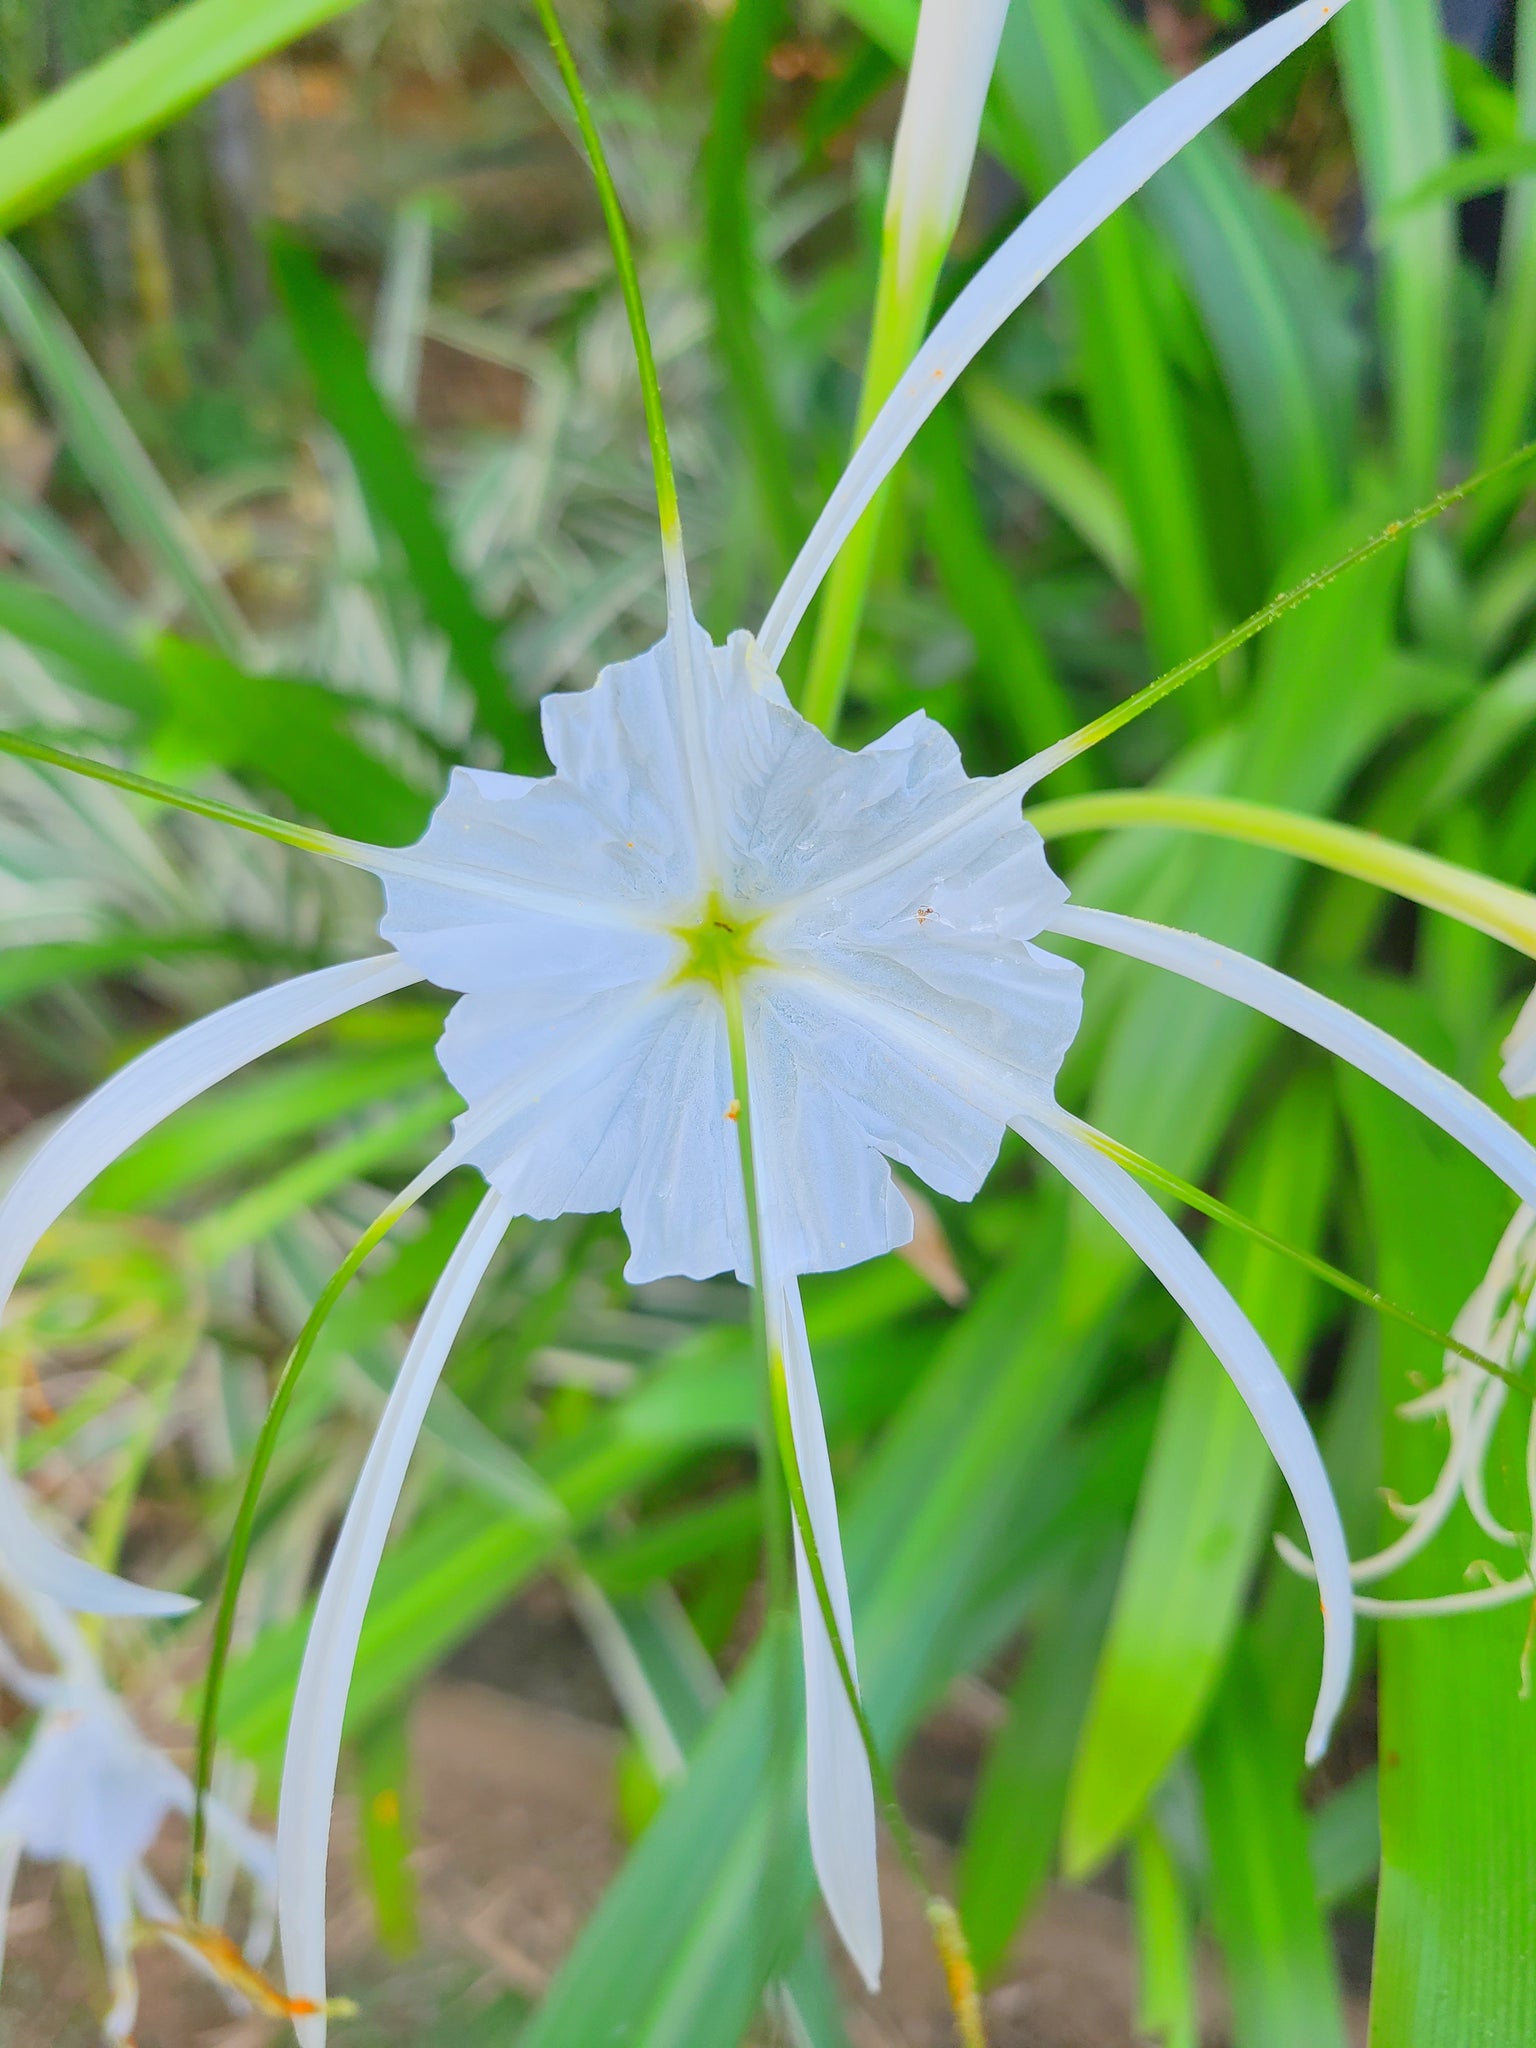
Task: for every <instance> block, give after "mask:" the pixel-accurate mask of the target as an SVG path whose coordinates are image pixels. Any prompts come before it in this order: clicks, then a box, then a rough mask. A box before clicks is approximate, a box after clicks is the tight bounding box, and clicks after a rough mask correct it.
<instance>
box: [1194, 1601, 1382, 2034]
mask: <svg viewBox="0 0 1536 2048" xmlns="http://www.w3.org/2000/svg"><path fill="white" fill-rule="evenodd" d="M1198 1756H1199V1769H1200V1786H1201V1791H1202V1792H1203V1794H1204V1805H1205V1832H1206V1839H1207V1841H1208V1843H1209V1845H1210V1855H1211V1880H1210V1882H1211V1915H1212V1918H1213V1920H1214V1921H1215V1924H1216V1935H1217V1939H1218V1941H1219V1942H1220V1945H1221V1953H1222V1960H1223V1962H1224V1963H1225V1964H1226V1975H1227V1986H1228V1989H1229V1991H1230V1993H1231V1997H1232V2022H1233V2024H1232V2042H1233V2048H1297V2044H1298V2043H1300V2042H1303V2041H1304V2042H1305V2043H1306V2044H1307V2048H1344V2043H1345V2039H1346V2036H1345V2028H1344V2015H1343V2011H1342V2008H1341V2006H1340V2002H1339V1986H1338V1973H1337V1971H1336V1969H1335V1967H1334V1961H1333V1952H1332V1949H1331V1948H1330V1946H1329V1940H1328V1929H1327V1925H1326V1923H1325V1921H1324V1919H1323V1914H1322V1909H1321V1907H1320V1906H1319V1904H1318V1899H1317V1893H1316V1890H1315V1888H1314V1885H1313V1879H1312V1863H1311V1859H1310V1856H1309V1854H1308V1842H1307V1825H1306V1819H1305V1817H1304V1815H1303V1813H1302V1810H1301V1802H1300V1800H1299V1799H1298V1797H1297V1792H1296V1775H1297V1762H1298V1759H1297V1755H1296V1752H1295V1750H1294V1748H1293V1747H1292V1741H1291V1734H1290V1731H1289V1730H1288V1729H1284V1728H1281V1727H1278V1726H1277V1725H1276V1723H1275V1721H1274V1719H1273V1716H1272V1715H1271V1713H1270V1709H1269V1700H1268V1697H1267V1693H1266V1689H1265V1684H1264V1678H1263V1674H1262V1670H1261V1668H1260V1665H1259V1663H1258V1660H1257V1658H1256V1657H1255V1656H1254V1655H1253V1653H1252V1651H1251V1649H1250V1647H1249V1644H1248V1642H1247V1640H1246V1638H1244V1639H1242V1640H1240V1641H1239V1643H1238V1645H1237V1648H1236V1649H1235V1650H1234V1652H1233V1655H1232V1659H1231V1663H1230V1665H1229V1667H1228V1671H1227V1680H1226V1684H1225V1685H1224V1686H1223V1688H1222V1691H1221V1696H1220V1698H1219V1699H1218V1700H1217V1702H1216V1705H1215V1707H1214V1708H1213V1710H1212V1713H1211V1719H1210V1723H1209V1725H1208V1727H1207V1728H1206V1731H1205V1734H1204V1737H1203V1738H1202V1740H1201V1743H1200V1747H1199V1752H1198ZM1398 2048H1409V2044H1408V2040H1407V2037H1403V2039H1402V2040H1401V2041H1400V2042H1399V2044H1398Z"/></svg>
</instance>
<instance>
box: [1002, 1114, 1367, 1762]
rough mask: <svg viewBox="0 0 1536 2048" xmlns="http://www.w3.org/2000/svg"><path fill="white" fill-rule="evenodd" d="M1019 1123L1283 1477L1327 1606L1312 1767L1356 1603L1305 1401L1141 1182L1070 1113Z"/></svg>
mask: <svg viewBox="0 0 1536 2048" xmlns="http://www.w3.org/2000/svg"><path fill="white" fill-rule="evenodd" d="M1017 1128H1018V1130H1019V1133H1020V1135H1021V1136H1022V1137H1024V1138H1027V1139H1028V1141H1029V1142H1030V1144H1031V1145H1033V1146H1034V1147H1035V1148H1036V1150H1037V1151H1039V1152H1040V1153H1042V1154H1043V1155H1044V1157H1045V1158H1047V1159H1049V1160H1050V1162H1051V1164H1052V1165H1053V1166H1055V1167H1056V1168H1057V1170H1058V1171H1059V1172H1060V1173H1061V1174H1062V1175H1063V1176H1064V1177H1065V1178H1066V1179H1067V1180H1069V1181H1070V1182H1071V1183H1072V1185H1073V1186H1074V1187H1075V1188H1076V1189H1077V1191H1078V1192H1079V1194H1081V1195H1082V1196H1083V1197H1084V1198H1085V1199H1086V1200H1087V1201H1089V1202H1091V1203H1092V1204H1093V1206H1094V1207H1095V1208H1096V1209H1097V1210H1098V1211H1099V1213H1100V1215H1102V1216H1103V1217H1104V1218H1105V1220H1106V1221H1107V1222H1108V1223H1110V1224H1111V1225H1112V1226H1113V1227H1114V1229H1116V1230H1117V1231H1118V1232H1119V1233H1120V1235H1121V1236H1122V1237H1123V1238H1124V1239H1125V1241H1126V1243H1127V1244H1128V1245H1129V1246H1130V1247H1131V1249H1132V1250H1133V1251H1134V1252H1135V1253H1136V1255H1137V1256H1138V1258H1140V1259H1141V1260H1142V1262H1143V1264H1144V1265H1146V1266H1147V1267H1148V1268H1149V1270H1150V1271H1152V1272H1153V1273H1155V1274H1156V1275H1157V1277H1158V1279H1159V1280H1161V1281H1162V1283H1163V1285H1164V1286H1165V1287H1166V1288H1167V1290H1168V1292H1169V1293H1170V1294H1171V1295H1172V1296H1173V1298H1174V1300H1175V1301H1176V1302H1178V1304H1179V1306H1180V1307H1181V1308H1182V1309H1183V1311H1184V1313H1185V1314H1186V1315H1187V1316H1188V1317H1189V1319H1190V1321H1191V1322H1192V1323H1193V1324H1194V1326H1195V1328H1196V1329H1197V1330H1198V1331H1199V1332H1200V1334H1201V1336H1202V1337H1204V1339H1205V1341H1206V1343H1207V1344H1209V1345H1210V1347H1211V1349H1212V1351H1214V1352H1215V1354H1216V1356H1217V1358H1218V1359H1219V1360H1220V1361H1221V1363H1222V1365H1223V1366H1224V1367H1225V1369H1226V1371H1227V1373H1228V1375H1229V1376H1230V1378H1231V1380H1232V1383H1233V1385H1234V1386H1235V1387H1236V1388H1237V1390H1238V1392H1239V1393H1240V1394H1241V1395H1242V1397H1243V1399H1244V1401H1245V1402H1246V1403H1247V1404H1248V1408H1249V1412H1250V1413H1251V1414H1252V1416H1253V1418H1254V1420H1255V1422H1257V1424H1258V1425H1259V1428H1260V1429H1261V1430H1262V1431H1263V1434H1264V1441H1265V1442H1266V1443H1267V1444H1268V1445H1269V1448H1270V1451H1271V1453H1272V1454H1273V1456H1274V1460H1275V1463H1276V1464H1277V1465H1278V1466H1279V1467H1280V1470H1281V1472H1282V1473H1283V1474H1284V1476H1285V1481H1286V1484H1287V1485H1288V1486H1289V1487H1290V1489H1291V1495H1292V1497H1293V1499H1294V1500H1295V1502H1296V1507H1297V1510H1298V1512H1299V1513H1300V1515H1301V1522H1302V1527H1303V1528H1304V1529H1305V1531H1306V1534H1307V1541H1308V1543H1309V1544H1310V1546H1311V1550H1312V1556H1313V1558H1314V1559H1315V1561H1316V1566H1317V1577H1318V1586H1319V1592H1320V1596H1321V1600H1322V1609H1323V1675H1322V1684H1321V1687H1320V1689H1319V1692H1318V1698H1317V1708H1316V1711H1315V1713H1314V1714H1313V1717H1312V1727H1311V1730H1310V1732H1309V1733H1308V1736H1307V1761H1308V1762H1309V1763H1315V1762H1316V1761H1317V1759H1318V1758H1319V1757H1320V1756H1321V1755H1322V1753H1323V1751H1324V1750H1325V1749H1326V1748H1327V1746H1328V1737H1329V1734H1330V1732H1331V1731H1332V1728H1333V1723H1334V1721H1335V1719H1336V1718H1337V1716H1338V1712H1339V1709H1340V1707H1341V1706H1342V1705H1343V1703H1344V1695H1345V1693H1346V1691H1347V1690H1348V1686H1349V1669H1350V1657H1351V1652H1352V1645H1353V1640H1354V1620H1353V1614H1354V1609H1353V1601H1352V1590H1351V1585H1350V1576H1349V1549H1348V1545H1347V1544H1346V1542H1345V1540H1344V1530H1343V1527H1342V1525H1341V1523H1340V1521H1339V1511H1338V1507H1337V1505H1336V1504H1335V1501H1334V1498H1333V1489H1332V1487H1331V1486H1330V1485H1329V1481H1328V1474H1327V1472H1326V1470H1325V1469H1324V1466H1323V1461H1322V1459H1321V1457H1320V1456H1319V1455H1318V1449H1317V1445H1316V1443H1315V1441H1314V1440H1313V1436H1312V1432H1311V1430H1310V1428H1309V1427H1308V1425H1307V1419H1306V1416H1305V1415H1304V1414H1303V1413H1302V1410H1301V1405H1300V1403H1299V1402H1298V1401H1297V1399H1296V1396H1295V1395H1294V1394H1293V1393H1292V1391H1291V1389H1290V1386H1289V1385H1288V1384H1287V1381H1286V1378H1285V1375H1284V1373H1282V1372H1281V1370H1280V1368H1279V1366H1278V1365H1276V1363H1275V1361H1274V1360H1273V1358H1271V1357H1270V1355H1269V1351H1268V1349H1267V1348H1266V1346H1265V1344H1264V1342H1263V1340H1262V1339H1261V1338H1260V1336H1259V1334H1258V1332H1257V1331H1256V1330H1255V1329H1254V1327H1253V1325H1252V1324H1251V1323H1250V1322H1249V1320H1248V1318H1247V1317H1246V1316H1245V1315H1244V1314H1243V1312H1242V1310H1241V1309H1240V1308H1239V1307H1238V1305H1237V1303H1236V1302H1235V1301H1234V1300H1233V1299H1232V1297H1231V1295H1230V1294H1229V1293H1228V1292H1227V1290H1226V1288H1225V1287H1223V1286H1222V1284H1221V1282H1220V1281H1219V1280H1218V1279H1217V1278H1216V1276H1215V1274H1214V1273H1212V1271H1211V1270H1210V1268H1209V1267H1208V1266H1207V1265H1206V1263H1205V1261H1204V1260H1203V1259H1202V1258H1201V1257H1200V1255H1199V1253H1198V1252H1197V1251H1196V1250H1195V1248H1194V1246H1193V1245H1191V1244H1190V1242H1189V1240H1188V1239H1187V1238H1186V1237H1185V1236H1184V1234H1183V1233H1182V1231H1180V1230H1179V1229H1178V1228H1177V1227H1176V1225H1174V1224H1173V1223H1171V1222H1170V1221H1169V1219H1168V1218H1167V1217H1166V1216H1165V1215H1164V1214H1163V1212H1162V1210H1161V1209H1160V1208H1159V1207H1158V1206H1157V1203H1156V1202H1155V1201H1153V1199H1152V1197H1151V1196H1150V1195H1149V1194H1148V1193H1147V1192H1146V1190H1145V1189H1144V1188H1142V1187H1140V1186H1139V1185H1138V1184H1137V1183H1136V1182H1135V1181H1133V1180H1132V1179H1131V1177H1130V1175H1129V1174H1127V1173H1126V1172H1125V1171H1124V1170H1123V1169H1122V1168H1121V1167H1119V1166H1116V1165H1115V1164H1114V1162H1113V1161H1112V1160H1109V1159H1106V1158H1105V1157H1104V1155H1103V1154H1102V1153H1100V1152H1097V1151H1095V1150H1094V1149H1093V1147H1092V1146H1091V1145H1089V1144H1087V1143H1085V1142H1084V1140H1083V1139H1082V1138H1080V1137H1078V1136H1077V1135H1076V1128H1078V1127H1076V1126H1075V1123H1074V1120H1073V1119H1071V1118H1068V1117H1067V1116H1066V1115H1065V1114H1064V1113H1061V1112H1058V1113H1057V1118H1056V1119H1055V1120H1053V1121H1051V1122H1046V1121H1045V1120H1044V1119H1043V1118H1041V1119H1025V1118H1021V1119H1020V1120H1019V1123H1018V1125H1017Z"/></svg>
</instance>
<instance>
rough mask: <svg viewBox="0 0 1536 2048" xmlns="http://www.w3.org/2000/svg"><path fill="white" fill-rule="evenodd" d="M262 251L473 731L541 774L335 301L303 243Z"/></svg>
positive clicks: (487, 624) (480, 620)
mask: <svg viewBox="0 0 1536 2048" xmlns="http://www.w3.org/2000/svg"><path fill="white" fill-rule="evenodd" d="M269 247H270V250H271V257H272V270H273V275H274V277H275V278H276V280H277V286H278V290H279V291H280V292H281V294H282V299H283V304H284V307H285V308H286V310H287V313H288V319H289V322H290V324H291V326H292V329H293V335H294V339H295V341H296V342H297V343H298V347H299V353H300V354H301V355H302V357H303V358H304V362H305V365H306V367H307V369H308V371H309V374H310V378H311V381H312V382H313V384H314V388H315V395H316V398H317V399H318V401H319V405H320V410H321V412H322V413H323V414H324V415H325V417H326V419H327V420H328V421H329V422H330V424H331V426H332V427H333V428H334V429H335V431H336V433H337V435H338V436H339V437H340V439H341V442H342V444H343V446H344V447H345V448H346V451H347V454H348V455H349V456H350V458H351V461H352V466H353V468H354V469H355V470H356V472H357V479H358V482H359V483H360V484H361V486H362V489H363V494H364V496H365V497H366V498H367V500H368V504H369V507H370V509H371V511H372V513H373V516H374V517H375V519H377V520H378V522H379V523H380V525H381V526H383V527H385V528H387V529H388V531H389V532H391V533H392V534H393V535H394V537H395V539H396V540H397V541H398V542H399V544H400V550H401V553H402V554H403V555H404V557H405V561H406V566H407V568H408V570H409V573H410V576H411V579H412V581H413V583H414V584H415V587H416V594H417V597H418V598H419V599H420V602H421V607H422V610H423V612H424V613H425V614H426V616H427V618H428V619H430V620H431V622H432V623H433V624H434V625H435V626H436V627H437V628H438V629H439V631H440V632H441V633H442V634H443V636H444V637H445V639H446V640H447V642H448V645H449V648H450V650H451V652H452V656H453V662H454V666H455V667H456V668H457V670H458V672H459V674H460V675H461V676H462V677H463V679H464V681H465V682H466V683H467V684H468V685H469V687H470V689H471V690H472V692H473V693H474V698H475V705H476V709H477V713H478V716H479V721H480V724H481V726H482V727H483V729H484V730H485V731H486V732H487V733H489V734H490V735H491V736H492V737H493V738H495V739H497V740H499V741H500V742H501V745H502V749H503V757H504V760H505V763H506V765H507V767H509V768H515V769H532V770H535V771H537V770H540V769H543V768H544V767H546V766H547V764H546V762H545V761H544V759H543V756H542V751H541V749H540V748H539V746H538V743H537V741H536V739H535V737H534V733H533V727H532V723H531V721H530V719H529V718H528V716H527V714H526V713H524V712H523V711H522V710H521V709H520V708H519V707H518V706H517V705H516V704H515V703H514V702H513V700H512V695H511V689H510V685H509V683H508V680H507V677H506V676H505V674H504V673H503V671H502V667H501V662H500V659H499V656H498V654H497V647H496V642H497V633H496V628H495V626H494V625H493V624H492V623H491V621H490V620H489V619H488V618H487V617H486V616H485V614H484V612H483V611H482V610H481V609H480V603H479V600H478V598H477V597H476V596H475V593H474V591H473V590H472V588H471V587H470V584H469V580H468V578H467V577H466V576H465V574H464V572H463V571H462V570H461V569H460V568H459V566H458V564H457V563H456V562H455V561H454V559H453V555H452V552H451V551H450V549H449V545H448V541H447V538H446V535H445V533H444V530H443V526H442V523H441V521H440V519H439V517H438V514H437V509H436V507H435V505H434V504H433V501H432V492H431V489H430V487H429V486H428V484H427V481H426V478H425V477H424V476H423V475H422V472H421V469H420V466H419V465H418V463H417V460H416V457H415V454H414V453H413V451H412V448H411V444H410V441H409V439H408V438H407V436H406V432H405V429H404V428H403V427H402V425H401V424H400V421H399V420H398V419H397V418H396V416H395V415H394V413H393V412H391V411H390V409H389V407H388V405H387V404H386V403H385V401H384V399H383V398H382V397H381V396H380V394H379V392H378V390H377V388H376V387H375V385H374V383H373V380H372V378H371V376H370V375H369V371H368V352H367V350H366V348H365V347H364V346H363V342H362V338H361V336H360V335H359V334H358V331H357V329H356V328H355V327H354V326H353V324H352V320H351V318H350V316H349V315H348V313H347V309H346V307H345V305H344V304H343V303H342V299H341V295H340V293H339V292H338V291H337V290H336V287H335V286H334V285H333V284H331V282H330V281H329V279H328V278H327V277H326V276H325V275H324V273H323V272H322V270H321V268H320V266H319V264H318V263H317V262H316V260H315V258H314V256H313V254H312V253H311V251H310V250H309V249H307V248H306V247H305V246H304V244H303V243H302V242H299V241H296V240H295V239H294V238H293V237H292V236H291V235H289V234H286V233H284V232H282V231H280V230H277V229H274V230H273V231H272V232H271V235H270V240H269Z"/></svg>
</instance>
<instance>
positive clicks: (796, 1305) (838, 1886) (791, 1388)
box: [767, 1269, 884, 1991]
mask: <svg viewBox="0 0 1536 2048" xmlns="http://www.w3.org/2000/svg"><path fill="white" fill-rule="evenodd" d="M770 1271H771V1269H770ZM767 1288H768V1294H767V1306H768V1329H769V1337H770V1341H772V1342H774V1343H776V1344H777V1346H778V1349H779V1352H780V1355H781V1356H782V1358H783V1360H784V1379H785V1385H786V1387H787V1389H788V1393H789V1416H790V1427H791V1430H792V1431H793V1434H794V1440H795V1458H796V1461H797V1463H798V1464H799V1467H800V1478H801V1483H802V1485H803V1486H804V1488H805V1504H806V1510H807V1513H808V1515H809V1518H810V1524H811V1532H812V1534H813V1536H814V1537H815V1539H816V1549H817V1553H818V1555H819V1556H820V1558H821V1568H822V1573H823V1576H824V1577H825V1580H826V1586H827V1593H828V1595H829V1597H830V1599H831V1602H832V1612H833V1613H834V1614H835V1615H836V1617H837V1625H838V1633H839V1634H840V1635H841V1637H842V1641H843V1649H844V1652H845V1653H846V1655H847V1658H848V1668H849V1670H850V1671H851V1672H852V1673H853V1676H854V1683H855V1684H857V1683H858V1665H857V1663H856V1662H855V1659H854V1650H853V1612H852V1609H851V1607H850V1605H849V1601H848V1577H847V1573H846V1571H845V1569H844V1566H843V1544H842V1536H841V1533H840V1531H839V1528H838V1520H837V1493H836V1490H835V1488H834V1486H833V1483H832V1463H831V1459H830V1458H829V1457H828V1455H827V1433H826V1428H825V1426H824V1424H823V1422H822V1419H821V1402H820V1400H819V1398H818V1396H817V1393H816V1376H815V1372H814V1370H813V1368H812V1365H811V1347H810V1340H809V1338H808V1337H807V1335H806V1329H805V1312H804V1309H803V1308H802V1306H801V1302H800V1288H799V1284H798V1282H797V1281H795V1280H794V1279H793V1278H783V1277H779V1276H773V1277H770V1278H769V1279H768V1281H767ZM795 1583H796V1589H797V1592H798V1596H799V1606H800V1645H801V1652H802V1655H803V1656H804V1659H805V1796H806V1820H807V1825H808V1827H809V1831H810V1838H811V1861H812V1863H813V1864H814V1865H815V1868H816V1878H817V1882H818V1883H819V1884H820V1886H821V1895H822V1897H823V1898H824V1899H825V1900H826V1902H827V1911H828V1912H829V1913H830V1914H831V1916H832V1924H833V1926H834V1927H835V1928H836V1929H837V1932H838V1935H839V1936H840V1938H841V1940H842V1943H843V1946H844V1947H845V1948H846V1949H847V1951H848V1953H849V1955H850V1956H851V1957H852V1958H853V1961H854V1963H855V1965H856V1966H857V1968H858V1972H859V1975H860V1976H861V1977H862V1978H863V1979H864V1983H865V1985H866V1987H867V1988H868V1989H869V1990H870V1991H878V1990H879V1988H880V1971H881V1967H882V1964H883V1962H884V1934H883V1931H882V1928H881V1922H880V1876H879V1868H878V1863H877V1857H876V1834H875V1792H874V1785H873V1783H872V1782H871V1779H870V1775H869V1759H868V1757H867V1756H866V1755H865V1754H864V1743H863V1738H862V1737H861V1736H860V1734H859V1727H858V1723H857V1721H856V1720H855V1719H854V1716H853V1709H852V1707H851V1706H850V1705H849V1703H848V1696H847V1694H846V1692H845V1691H844V1690H843V1680H842V1674H841V1672H840V1671H839V1670H838V1667H837V1658H836V1655H835V1653H834V1651H833V1648H832V1639H831V1637H830V1635H829V1634H828V1633H827V1626H826V1623H825V1621H824V1620H823V1618H822V1613H821V1605H820V1602H819V1601H818V1600H817V1598H816V1586H815V1582H814V1580H813V1579H812V1577H811V1570H810V1566H809V1564H808V1563H807V1561H806V1555H805V1546H804V1545H803V1543H802V1542H801V1539H800V1531H799V1528H798V1526H797V1527H796V1529H795Z"/></svg>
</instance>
